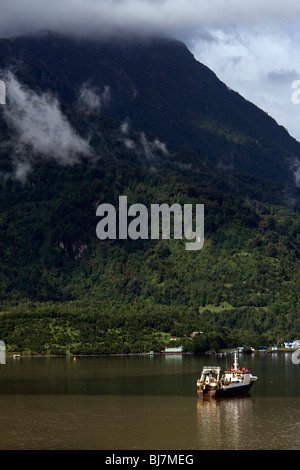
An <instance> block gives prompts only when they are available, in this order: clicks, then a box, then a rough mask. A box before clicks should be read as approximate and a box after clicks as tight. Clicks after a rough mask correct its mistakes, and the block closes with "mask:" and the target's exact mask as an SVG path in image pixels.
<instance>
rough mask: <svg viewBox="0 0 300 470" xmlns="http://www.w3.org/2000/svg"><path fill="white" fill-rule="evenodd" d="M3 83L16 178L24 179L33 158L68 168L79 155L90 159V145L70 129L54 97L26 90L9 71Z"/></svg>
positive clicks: (4, 108)
mask: <svg viewBox="0 0 300 470" xmlns="http://www.w3.org/2000/svg"><path fill="white" fill-rule="evenodd" d="M4 80H5V83H6V90H7V104H6V105H5V106H4V107H3V116H4V118H5V120H6V122H7V124H8V126H9V128H10V129H11V130H12V131H13V134H14V137H12V138H11V145H12V148H13V154H12V160H13V165H14V167H15V176H16V177H17V178H18V179H21V180H24V178H26V175H27V174H28V172H29V171H30V169H31V165H32V164H33V163H34V161H35V160H36V158H44V159H47V160H55V161H56V162H57V163H59V164H60V165H71V164H74V163H76V162H78V161H79V160H80V157H81V156H90V157H91V156H92V151H91V149H90V146H89V142H88V141H86V140H84V139H82V138H81V137H80V136H79V135H78V134H77V133H76V131H75V130H74V129H73V128H72V126H71V125H70V123H69V122H68V120H67V118H66V116H65V115H64V114H63V113H62V111H61V108H60V105H59V102H58V100H57V98H56V97H54V96H52V95H51V94H48V93H42V94H38V93H36V92H34V91H32V90H30V89H29V88H26V87H25V86H23V85H22V84H21V83H20V82H19V81H18V80H17V79H16V77H15V76H14V75H13V74H12V73H11V72H8V73H6V74H5V76H4Z"/></svg>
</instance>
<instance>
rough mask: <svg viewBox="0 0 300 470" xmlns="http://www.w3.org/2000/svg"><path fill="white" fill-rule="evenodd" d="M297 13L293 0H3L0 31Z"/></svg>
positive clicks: (178, 27) (159, 26)
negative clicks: (249, 0) (266, 0)
mask: <svg viewBox="0 0 300 470" xmlns="http://www.w3.org/2000/svg"><path fill="white" fill-rule="evenodd" d="M299 17H300V5H299V4H298V3H297V2H295V1H294V0H286V1H285V2H282V0H273V1H272V2H262V1H261V0H252V1H251V3H250V2H243V1H241V0H214V1H213V2H212V1H211V0H202V1H201V2H199V1H198V0H178V1H176V2H174V0H64V1H61V0H52V1H51V2H49V1H48V0H26V1H24V0H10V1H7V2H2V5H1V16H0V29H1V31H2V34H3V35H12V34H22V33H26V32H29V31H30V32H32V31H37V30H41V29H44V30H45V29H47V30H52V31H60V32H66V33H70V32H73V33H74V34H99V33H100V34H107V33H109V34H111V33H117V32H120V31H121V32H122V31H131V32H137V31H138V32H140V33H141V32H146V33H147V32H155V31H156V32H159V33H162V32H164V33H165V32H168V33H170V34H174V33H176V32H183V31H187V32H188V31H191V30H194V29H197V28H199V27H220V26H224V25H227V26H229V27H230V26H232V25H233V24H236V23H237V22H239V23H240V24H244V25H258V24H261V23H263V22H265V21H280V22H288V21H295V20H297V19H299Z"/></svg>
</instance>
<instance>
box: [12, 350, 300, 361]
mask: <svg viewBox="0 0 300 470" xmlns="http://www.w3.org/2000/svg"><path fill="white" fill-rule="evenodd" d="M297 349H298V348H279V349H276V350H273V349H272V350H255V351H252V352H250V353H247V352H246V353H244V352H242V351H240V352H239V354H241V355H244V356H251V355H252V354H277V353H279V354H292V353H293V352H295V351H297ZM230 355H232V352H231V351H226V352H218V353H216V352H211V351H207V352H205V353H201V354H200V353H193V352H183V353H179V354H178V353H177V354H164V353H159V352H157V353H153V354H149V353H120V354H116V353H105V354H49V355H48V354H22V353H18V354H6V358H10V359H21V358H45V359H47V358H49V359H50V358H59V357H60V358H77V357H78V358H79V357H130V356H149V357H153V356H219V357H221V356H230Z"/></svg>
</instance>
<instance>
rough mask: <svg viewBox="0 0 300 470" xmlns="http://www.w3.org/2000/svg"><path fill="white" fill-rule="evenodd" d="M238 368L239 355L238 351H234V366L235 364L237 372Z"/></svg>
mask: <svg viewBox="0 0 300 470" xmlns="http://www.w3.org/2000/svg"><path fill="white" fill-rule="evenodd" d="M238 367H239V365H238V353H237V351H234V364H233V368H234V369H235V370H237V369H238Z"/></svg>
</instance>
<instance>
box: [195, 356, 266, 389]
mask: <svg viewBox="0 0 300 470" xmlns="http://www.w3.org/2000/svg"><path fill="white" fill-rule="evenodd" d="M256 380H257V377H256V376H254V375H252V374H251V373H250V371H249V370H248V369H246V368H240V367H239V366H238V353H237V352H236V351H235V353H234V365H233V367H231V369H227V370H225V372H224V374H222V375H221V367H215V366H212V367H210V366H207V367H203V370H202V374H201V377H200V379H198V380H197V394H198V396H199V397H227V396H232V395H245V394H247V393H248V392H249V390H250V389H251V387H252V386H253V384H254V383H255V382H256Z"/></svg>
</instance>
